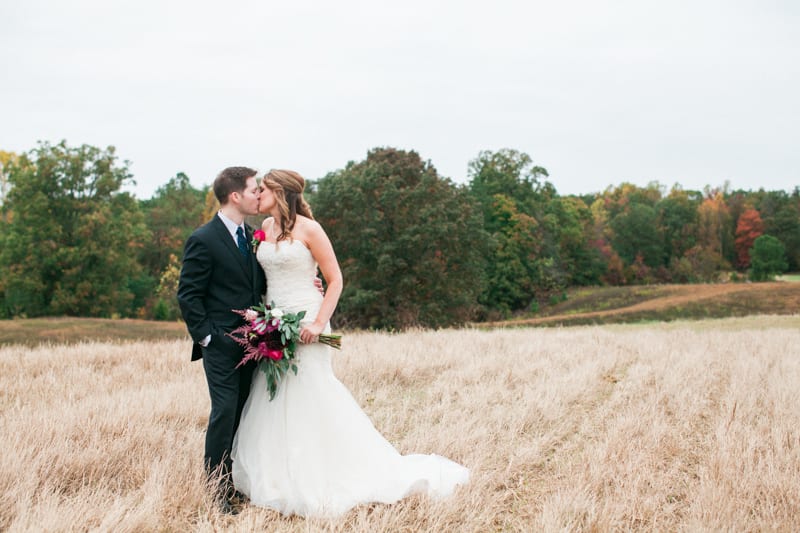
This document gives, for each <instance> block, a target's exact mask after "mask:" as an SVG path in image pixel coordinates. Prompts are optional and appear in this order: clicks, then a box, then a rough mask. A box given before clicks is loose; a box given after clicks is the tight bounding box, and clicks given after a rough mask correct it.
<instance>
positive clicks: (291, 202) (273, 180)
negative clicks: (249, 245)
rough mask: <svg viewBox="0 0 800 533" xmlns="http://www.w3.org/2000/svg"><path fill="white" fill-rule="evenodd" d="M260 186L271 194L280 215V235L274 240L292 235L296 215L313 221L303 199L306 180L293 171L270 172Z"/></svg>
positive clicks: (309, 209) (309, 208)
mask: <svg viewBox="0 0 800 533" xmlns="http://www.w3.org/2000/svg"><path fill="white" fill-rule="evenodd" d="M262 185H263V186H264V187H266V188H268V189H269V190H271V191H272V192H273V194H274V195H275V200H276V202H277V204H278V211H279V212H280V214H281V233H280V235H278V238H277V239H276V240H278V241H282V240H284V239H286V238H288V237H291V235H292V229H293V228H294V223H295V220H297V215H303V216H304V217H308V218H310V219H312V220H313V219H314V216H313V215H312V214H311V207H310V206H309V205H308V203H306V200H305V198H303V190H304V189H305V188H306V180H304V179H303V176H301V175H300V174H298V173H297V172H295V171H294V170H270V171H269V172H268V173H267V175H266V176H264V179H263V180H262Z"/></svg>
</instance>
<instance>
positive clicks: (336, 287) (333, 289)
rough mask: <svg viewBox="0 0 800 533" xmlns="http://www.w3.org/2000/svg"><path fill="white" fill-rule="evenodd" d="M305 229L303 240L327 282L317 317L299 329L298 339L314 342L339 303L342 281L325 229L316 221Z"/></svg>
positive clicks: (310, 222) (311, 222)
mask: <svg viewBox="0 0 800 533" xmlns="http://www.w3.org/2000/svg"><path fill="white" fill-rule="evenodd" d="M306 229H307V232H304V233H305V235H304V237H305V239H304V240H305V242H306V244H307V245H308V249H309V250H311V255H312V256H313V257H314V260H315V261H316V262H317V264H318V265H319V270H320V272H321V273H322V276H323V277H324V278H325V281H327V282H328V290H327V291H325V296H324V297H323V299H322V305H321V306H320V308H319V312H318V313H317V318H316V319H315V320H314V322H313V323H312V324H309V325H308V326H306V327H304V328H303V329H302V330H301V331H300V340H302V341H303V342H314V341H315V340H316V337H317V336H318V335H319V334H320V333H322V331H323V330H324V329H325V325H326V324H327V323H328V321H329V320H330V319H331V316H333V311H334V310H335V309H336V304H337V303H339V296H341V295H342V287H343V281H342V271H341V269H340V268H339V262H338V261H336V254H335V253H334V251H333V245H332V244H331V241H330V239H329V238H328V236H327V235H326V234H325V230H323V229H322V226H320V225H319V223H317V222H316V221H309V223H308V224H307V228H306Z"/></svg>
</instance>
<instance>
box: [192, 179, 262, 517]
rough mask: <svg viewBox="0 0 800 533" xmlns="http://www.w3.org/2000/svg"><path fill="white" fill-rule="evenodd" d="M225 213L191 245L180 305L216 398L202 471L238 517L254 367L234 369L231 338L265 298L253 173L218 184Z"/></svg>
mask: <svg viewBox="0 0 800 533" xmlns="http://www.w3.org/2000/svg"><path fill="white" fill-rule="evenodd" d="M213 188H214V195H215V196H216V197H217V200H219V203H220V206H221V207H220V210H219V212H218V213H217V214H216V215H215V216H214V218H213V219H212V220H211V221H210V222H208V223H207V224H205V225H204V226H201V227H200V228H198V229H197V230H195V232H194V233H192V235H191V236H190V237H189V239H188V240H187V241H186V246H185V248H184V252H183V268H182V269H181V275H180V281H179V283H178V303H179V304H180V307H181V314H182V315H183V319H184V321H185V322H186V327H187V328H188V330H189V334H190V335H191V337H192V340H193V341H194V346H193V349H192V361H196V360H197V359H202V360H203V369H204V370H205V374H206V381H207V382H208V392H209V395H210V396H211V415H210V416H209V420H208V430H207V431H206V448H205V467H206V471H207V473H208V475H209V479H214V480H217V479H218V480H219V487H218V490H219V492H218V498H219V501H220V504H221V506H222V511H223V512H226V513H230V514H235V513H236V512H237V509H236V507H235V506H234V504H233V501H234V494H235V491H234V488H233V482H232V480H231V446H232V444H233V436H234V435H235V434H236V428H237V427H238V426H239V416H240V415H241V412H242V408H243V407H244V404H245V400H247V395H248V394H249V392H250V380H251V379H252V375H253V365H245V366H243V367H241V368H239V369H237V368H235V367H236V365H237V364H238V363H239V360H240V359H241V357H242V353H243V352H242V347H241V346H240V345H238V344H237V343H236V342H235V341H234V340H233V339H231V338H230V337H228V336H226V335H225V334H226V333H229V332H231V331H233V330H234V329H236V328H237V327H239V326H240V325H242V324H243V319H242V317H240V316H239V315H237V314H236V313H234V312H233V311H232V309H247V308H248V307H250V306H252V305H256V304H258V303H259V302H260V301H261V299H262V297H263V295H264V294H265V292H266V280H265V278H264V272H263V271H262V270H261V268H259V266H258V264H257V262H256V258H255V254H254V253H253V251H252V247H251V245H250V241H251V240H252V238H253V232H252V228H250V227H249V226H247V225H246V224H245V223H244V219H245V217H246V216H247V215H255V214H257V213H258V201H259V195H260V188H259V184H258V182H257V181H256V171H255V170H253V169H251V168H247V167H229V168H226V169H225V170H223V171H222V172H220V173H219V175H218V176H217V177H216V179H215V180H214V185H213Z"/></svg>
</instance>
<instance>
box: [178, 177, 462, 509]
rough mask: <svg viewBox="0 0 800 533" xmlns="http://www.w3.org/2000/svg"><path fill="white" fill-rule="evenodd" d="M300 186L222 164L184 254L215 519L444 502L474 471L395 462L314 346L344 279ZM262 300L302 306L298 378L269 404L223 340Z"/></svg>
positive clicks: (185, 302) (287, 307)
mask: <svg viewBox="0 0 800 533" xmlns="http://www.w3.org/2000/svg"><path fill="white" fill-rule="evenodd" d="M304 189H305V180H304V179H303V177H302V176H301V175H300V174H298V173H297V172H294V171H291V170H271V171H269V172H268V173H266V174H265V175H264V176H263V177H262V176H260V175H259V174H258V173H257V171H256V170H254V169H252V168H248V167H229V168H226V169H224V170H223V171H222V172H220V173H219V175H218V176H217V177H216V179H215V180H214V184H213V190H214V195H215V196H216V197H217V200H219V203H220V209H219V212H218V213H217V214H216V215H215V216H214V218H213V219H211V221H210V222H208V223H207V224H205V225H203V226H201V227H200V228H198V229H197V230H195V231H194V233H192V234H191V236H190V237H189V238H188V239H187V241H186V245H185V248H184V253H183V266H182V269H181V274H180V281H179V284H178V302H179V304H180V308H181V313H182V315H183V319H184V321H185V322H186V327H187V329H188V330H189V334H190V335H191V337H192V340H193V341H194V344H193V347H192V360H198V359H202V361H203V369H204V370H205V375H206V381H207V382H208V392H209V396H210V398H211V414H210V416H209V420H208V429H207V431H206V442H205V469H206V473H207V475H208V479H209V480H210V482H211V486H212V487H213V490H214V493H215V494H214V495H215V497H216V501H217V502H218V503H219V506H220V510H221V511H222V512H223V513H228V514H236V513H238V512H239V510H240V509H241V507H242V506H243V505H245V504H246V503H247V501H248V500H249V503H250V504H251V505H255V506H258V507H265V508H270V509H275V510H277V511H279V512H280V513H282V514H284V515H293V514H296V515H301V516H314V517H334V516H340V515H342V514H344V513H346V512H347V511H348V510H350V509H351V508H353V507H355V506H356V505H359V504H362V503H370V502H382V503H394V502H397V501H398V500H400V499H402V498H404V497H406V496H408V495H409V494H412V493H418V492H423V493H427V494H428V495H430V496H433V497H444V496H447V495H449V494H451V493H452V492H453V490H454V489H455V487H456V485H459V484H464V483H466V482H467V480H468V478H469V470H468V469H467V468H465V467H463V466H461V465H459V464H457V463H455V462H453V461H450V460H449V459H446V458H444V457H441V456H438V455H420V454H414V455H405V456H403V455H400V453H399V452H398V451H397V450H396V449H395V448H394V446H392V445H391V444H390V443H389V442H388V441H387V440H386V439H385V438H384V437H383V436H382V435H381V434H380V433H379V432H378V431H377V430H376V429H375V427H374V426H373V425H372V422H371V421H370V420H369V418H368V417H367V416H366V414H365V413H364V412H363V411H362V409H361V407H360V406H359V405H358V403H357V402H356V401H355V399H354V398H353V396H352V395H351V394H350V392H349V391H348V390H347V388H346V387H345V386H344V385H343V384H342V383H341V382H340V381H339V380H338V379H337V378H336V376H335V375H334V373H333V369H332V366H331V351H332V348H330V347H329V346H326V345H325V344H322V343H319V342H316V341H317V340H318V337H319V335H320V334H323V333H330V318H331V316H332V315H333V312H334V310H335V308H336V305H337V303H338V300H339V296H340V295H341V294H342V286H343V280H342V273H341V270H340V268H339V263H338V262H337V260H336V255H335V253H334V249H333V245H332V244H331V242H330V239H328V236H327V235H326V233H325V231H324V229H323V228H322V226H321V225H320V224H319V223H318V222H317V221H315V220H314V217H313V215H312V213H311V208H310V207H309V205H308V203H306V201H305V199H304V198H303V190H304ZM365 208H366V207H365ZM258 214H260V215H264V216H265V217H266V218H265V219H264V221H263V223H262V225H261V228H260V229H261V230H262V231H263V237H264V240H263V241H261V242H260V243H259V244H258V246H257V247H255V248H254V247H253V245H252V244H251V242H252V241H253V228H251V227H250V226H248V225H247V224H246V223H245V217H247V216H252V215H258ZM318 269H319V274H321V275H322V277H323V278H324V279H325V281H326V282H327V289H326V290H325V291H324V292H323V290H322V283H321V281H320V280H319V278H318ZM262 301H266V302H274V304H275V305H276V307H277V308H279V309H281V310H283V312H290V313H299V312H300V311H305V316H304V318H303V320H302V321H301V323H300V325H301V329H300V343H299V344H298V346H297V349H296V352H295V359H294V362H295V363H296V365H297V373H296V374H293V373H291V372H289V373H287V374H286V375H285V376H284V378H283V379H282V380H281V383H280V387H279V388H278V391H277V394H276V395H275V397H274V398H273V399H272V400H270V398H269V393H268V391H267V384H266V377H265V375H264V373H263V372H257V371H255V370H256V368H257V364H258V363H253V362H250V363H247V364H245V365H243V366H240V367H238V368H237V365H238V364H239V362H240V361H241V359H242V357H243V347H242V346H241V345H240V344H238V343H237V342H236V341H235V340H234V339H233V338H231V337H230V336H228V335H226V334H229V333H231V332H232V331H234V330H235V329H237V328H238V327H240V326H242V325H243V324H244V319H243V317H242V316H241V315H240V314H237V313H235V312H233V310H234V309H248V308H250V307H251V306H254V305H257V304H259V303H261V302H262Z"/></svg>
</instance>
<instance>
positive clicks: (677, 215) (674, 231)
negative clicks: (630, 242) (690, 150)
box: [656, 186, 702, 263]
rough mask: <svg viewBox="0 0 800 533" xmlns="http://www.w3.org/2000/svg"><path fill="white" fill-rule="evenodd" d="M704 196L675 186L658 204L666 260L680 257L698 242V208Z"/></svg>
mask: <svg viewBox="0 0 800 533" xmlns="http://www.w3.org/2000/svg"><path fill="white" fill-rule="evenodd" d="M701 201H702V196H701V194H700V193H699V192H696V191H685V190H683V189H681V188H680V187H679V186H675V187H673V188H672V190H671V191H670V193H669V195H667V196H666V197H665V198H663V199H662V200H661V201H659V202H658V203H657V204H656V213H657V215H658V225H659V228H660V230H661V232H662V234H663V235H664V255H665V262H666V263H669V262H671V261H672V259H673V258H677V259H680V258H681V257H683V256H684V254H685V253H686V251H687V250H689V249H690V248H692V247H693V246H694V245H695V244H697V223H698V214H697V208H698V207H699V205H700V202H701Z"/></svg>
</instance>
